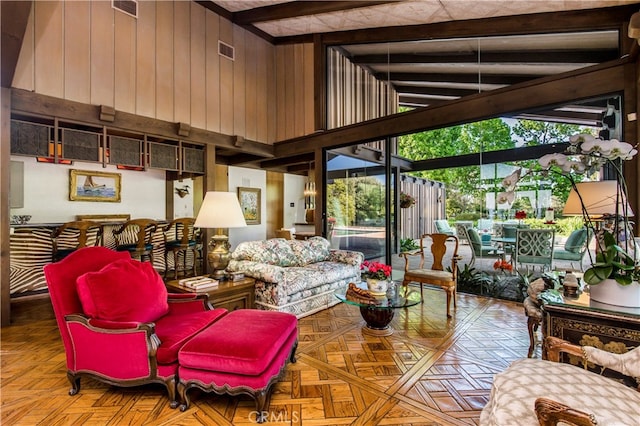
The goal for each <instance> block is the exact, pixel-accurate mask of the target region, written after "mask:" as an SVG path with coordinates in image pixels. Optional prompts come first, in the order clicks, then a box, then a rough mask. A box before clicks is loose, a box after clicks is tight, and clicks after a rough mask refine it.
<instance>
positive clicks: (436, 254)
mask: <svg viewBox="0 0 640 426" xmlns="http://www.w3.org/2000/svg"><path fill="white" fill-rule="evenodd" d="M447 242H450V243H451V244H453V252H452V256H451V272H449V271H445V270H444V265H443V258H444V255H445V253H446V252H447ZM427 248H429V249H430V250H431V254H432V255H433V264H432V265H431V268H425V267H424V262H425V253H424V252H425V250H426V249H427ZM400 256H402V257H404V262H405V263H404V278H403V280H402V285H403V286H404V287H406V286H408V285H409V283H410V282H417V283H419V284H420V300H422V302H423V303H424V297H423V294H422V286H423V284H428V285H433V286H437V287H440V288H442V289H444V290H445V292H446V293H447V318H451V299H453V307H454V308H455V307H456V280H457V272H458V265H457V263H458V260H460V257H459V256H458V237H456V236H455V235H447V234H424V235H422V236H421V237H420V249H418V250H413V251H410V252H403V253H400ZM411 256H420V263H419V266H418V268H416V269H410V267H409V261H410V258H411Z"/></svg>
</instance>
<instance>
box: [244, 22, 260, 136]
mask: <svg viewBox="0 0 640 426" xmlns="http://www.w3.org/2000/svg"><path fill="white" fill-rule="evenodd" d="M244 45H245V55H244V56H245V65H244V66H245V82H246V83H245V111H246V112H245V132H244V136H245V138H247V139H251V140H257V134H258V129H257V126H258V101H259V99H258V37H257V36H256V35H254V34H252V33H250V32H247V33H246V34H245V43H244Z"/></svg>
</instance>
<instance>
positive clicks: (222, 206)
mask: <svg viewBox="0 0 640 426" xmlns="http://www.w3.org/2000/svg"><path fill="white" fill-rule="evenodd" d="M194 226H195V227H197V228H215V229H216V231H215V235H214V236H212V237H211V241H210V242H209V254H208V255H207V260H208V262H209V266H210V267H211V269H212V270H213V272H212V274H211V277H212V278H215V279H222V278H224V276H225V269H226V268H227V265H228V264H229V258H230V254H229V246H230V245H229V237H228V236H226V235H224V234H223V233H222V228H242V227H245V226H247V222H245V220H244V215H243V214H242V209H241V208H240V202H239V201H238V197H237V196H236V194H234V193H233V192H219V191H210V192H207V193H206V194H205V196H204V200H203V201H202V206H201V207H200V211H199V212H198V217H196V223H195V225H194Z"/></svg>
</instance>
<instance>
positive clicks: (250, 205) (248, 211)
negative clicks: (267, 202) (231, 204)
mask: <svg viewBox="0 0 640 426" xmlns="http://www.w3.org/2000/svg"><path fill="white" fill-rule="evenodd" d="M238 200H239V201H240V208H241V209H242V214H243V215H244V220H245V222H247V225H259V224H260V188H243V187H238Z"/></svg>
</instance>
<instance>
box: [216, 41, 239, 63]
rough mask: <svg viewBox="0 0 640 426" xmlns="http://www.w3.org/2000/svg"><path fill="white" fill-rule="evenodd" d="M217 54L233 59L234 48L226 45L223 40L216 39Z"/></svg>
mask: <svg viewBox="0 0 640 426" xmlns="http://www.w3.org/2000/svg"><path fill="white" fill-rule="evenodd" d="M218 54H219V55H220V56H224V57H225V58H229V59H231V60H232V61H233V60H234V59H235V56H236V50H235V48H234V47H233V46H230V45H228V44H227V43H225V42H224V41H220V40H218Z"/></svg>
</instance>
